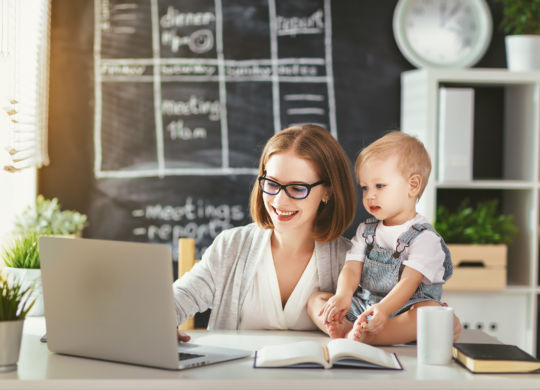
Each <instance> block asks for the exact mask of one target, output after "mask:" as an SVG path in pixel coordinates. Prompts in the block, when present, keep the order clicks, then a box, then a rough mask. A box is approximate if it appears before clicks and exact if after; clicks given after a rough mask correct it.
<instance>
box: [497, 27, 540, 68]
mask: <svg viewBox="0 0 540 390" xmlns="http://www.w3.org/2000/svg"><path fill="white" fill-rule="evenodd" d="M505 45H506V63H507V64H508V69H509V70H511V71H514V72H529V71H536V70H540V35H507V36H506V37H505Z"/></svg>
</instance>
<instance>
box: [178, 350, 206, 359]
mask: <svg viewBox="0 0 540 390" xmlns="http://www.w3.org/2000/svg"><path fill="white" fill-rule="evenodd" d="M203 356H204V355H197V354H196V353H186V352H178V360H186V359H195V358H198V357H203Z"/></svg>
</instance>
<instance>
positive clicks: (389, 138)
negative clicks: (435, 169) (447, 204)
mask: <svg viewBox="0 0 540 390" xmlns="http://www.w3.org/2000/svg"><path fill="white" fill-rule="evenodd" d="M390 156H398V168H399V170H400V172H401V174H402V175H403V177H404V178H405V179H409V178H410V177H411V176H412V175H419V176H420V177H421V179H422V183H421V184H420V191H419V192H418V199H420V197H421V196H422V194H423V193H424V189H425V188H426V185H427V182H428V179H429V174H430V173H431V159H430V158H429V154H428V152H427V150H426V148H425V147H424V144H423V143H422V142H420V140H418V138H416V137H413V136H411V135H408V134H405V133H403V132H401V131H391V132H389V133H387V134H386V135H384V136H383V137H381V138H379V139H378V140H376V141H374V142H373V143H371V144H370V145H368V146H367V147H365V148H364V149H363V150H362V151H361V152H360V154H359V155H358V158H357V159H356V164H355V171H356V179H357V180H358V182H360V168H361V167H362V165H363V164H364V163H366V161H368V160H373V159H386V158H388V157H390Z"/></svg>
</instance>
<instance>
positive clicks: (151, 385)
mask: <svg viewBox="0 0 540 390" xmlns="http://www.w3.org/2000/svg"><path fill="white" fill-rule="evenodd" d="M44 326H45V324H44V320H43V319H42V318H28V319H27V321H25V329H24V335H23V340H22V346H21V356H20V359H19V367H18V370H17V371H14V372H11V373H5V374H0V388H6V389H8V388H9V389H73V388H77V389H90V388H91V389H112V388H114V389H179V388H180V389H255V388H256V389H283V390H284V389H295V390H301V389H310V390H315V389H339V390H343V389H368V388H369V389H398V388H399V389H403V390H405V389H434V388H436V389H456V388H459V389H490V390H491V389H518V388H519V389H539V388H540V375H523V374H513V375H508V374H497V375H485V374H483V375H478V374H477V375H475V374H471V373H470V372H468V371H467V370H465V369H464V368H463V367H461V366H460V365H458V364H457V363H455V362H452V363H451V364H450V365H447V366H430V365H421V364H417V362H416V347H415V346H392V347H385V348H384V349H386V350H388V351H392V352H395V353H397V355H398V356H399V359H400V361H401V363H402V365H403V368H404V370H403V371H380V370H366V369H329V370H324V369H255V368H253V367H252V364H253V360H252V358H245V359H241V360H237V361H231V362H226V363H220V364H216V365H211V366H206V367H199V368H193V369H189V370H184V371H168V370H161V369H155V368H146V367H139V366H132V365H127V364H121V363H112V362H104V361H99V360H92V359H85V358H78V357H70V356H64V355H58V354H53V353H51V352H49V350H48V349H47V345H46V344H44V343H41V342H40V341H39V338H40V336H41V334H42V333H43V329H44ZM190 334H191V335H192V337H193V339H194V341H196V342H197V343H199V344H213V345H220V346H225V347H234V348H245V349H249V350H256V349H258V348H261V347H262V346H264V345H270V344H280V343H285V342H293V341H299V340H307V339H311V340H313V339H317V340H320V341H321V343H324V342H325V341H327V340H328V339H327V338H326V337H325V336H324V335H323V334H322V333H315V332H292V331H286V332H285V331H242V332H235V331H215V332H206V331H193V332H190ZM490 340H492V339H491V338H490V337H489V336H487V335H485V334H483V333H481V332H478V331H466V332H464V334H463V335H462V337H461V338H460V341H469V342H472V341H478V342H489V341H490Z"/></svg>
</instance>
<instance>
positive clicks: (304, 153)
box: [250, 124, 356, 242]
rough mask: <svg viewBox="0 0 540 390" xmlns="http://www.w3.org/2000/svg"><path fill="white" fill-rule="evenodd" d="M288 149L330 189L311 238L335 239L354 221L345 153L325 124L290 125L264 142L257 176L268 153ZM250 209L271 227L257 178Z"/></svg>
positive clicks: (260, 222) (351, 192)
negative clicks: (309, 165) (306, 163)
mask: <svg viewBox="0 0 540 390" xmlns="http://www.w3.org/2000/svg"><path fill="white" fill-rule="evenodd" d="M287 151H292V152H294V153H296V154H297V155H298V156H299V157H300V158H302V159H305V160H306V161H309V162H311V163H312V164H313V166H314V168H315V170H316V172H317V174H318V175H319V180H322V181H324V183H325V184H324V185H325V186H326V187H327V189H329V192H330V197H329V199H328V203H327V204H323V203H322V202H321V204H320V205H319V210H318V212H317V216H316V218H315V222H314V224H313V238H314V239H315V240H317V241H322V242H326V241H332V240H335V239H336V238H338V237H339V236H340V235H342V234H343V232H344V231H345V230H346V229H347V228H348V227H349V225H350V224H351V222H352V221H353V219H354V215H355V208H356V197H355V192H354V180H353V177H352V174H351V169H350V163H349V159H348V158H347V155H346V154H345V152H344V150H343V148H342V147H341V145H340V144H339V143H338V142H337V141H336V139H335V138H334V137H332V135H331V134H330V133H329V132H328V131H327V130H325V129H324V128H322V127H320V126H316V125H310V124H306V125H297V126H292V127H289V128H288V129H285V130H282V131H280V132H279V133H277V134H275V135H274V136H273V137H272V138H270V139H269V140H268V142H267V143H266V145H265V147H264V150H263V152H262V155H261V159H260V162H259V176H263V175H264V174H265V171H266V164H267V163H268V160H269V159H270V157H272V156H273V155H274V154H276V153H283V152H287ZM250 211H251V217H252V218H253V220H254V221H255V222H256V223H257V224H258V225H259V226H261V227H263V228H269V229H272V228H273V227H274V224H273V223H272V219H271V218H270V216H269V215H268V213H267V212H266V209H265V206H264V201H263V198H262V191H261V189H260V187H259V185H258V183H257V181H255V185H254V186H253V190H252V191H251V198H250Z"/></svg>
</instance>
